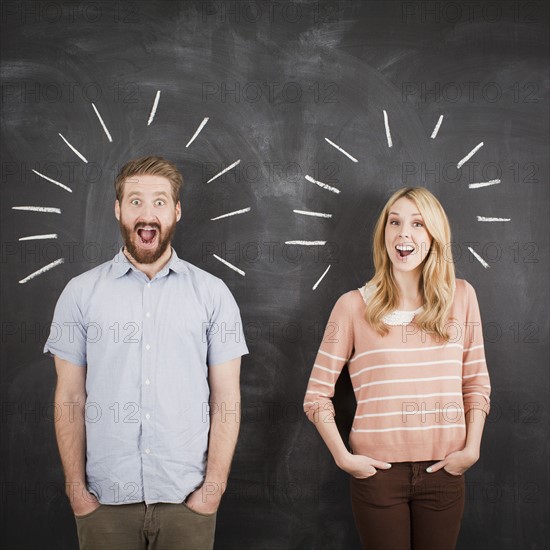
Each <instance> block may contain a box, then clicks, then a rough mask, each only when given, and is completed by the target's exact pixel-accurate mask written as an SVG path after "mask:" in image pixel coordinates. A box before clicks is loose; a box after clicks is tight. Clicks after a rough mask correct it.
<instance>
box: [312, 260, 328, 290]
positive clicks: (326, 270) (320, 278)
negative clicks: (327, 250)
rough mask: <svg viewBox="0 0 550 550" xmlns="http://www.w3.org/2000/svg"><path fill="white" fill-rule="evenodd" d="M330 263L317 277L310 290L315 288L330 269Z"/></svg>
mask: <svg viewBox="0 0 550 550" xmlns="http://www.w3.org/2000/svg"><path fill="white" fill-rule="evenodd" d="M330 267H331V266H330V265H329V266H328V267H327V268H326V269H325V272H324V273H323V274H322V275H321V276H320V277H319V280H318V281H317V282H316V283H315V284H314V285H313V288H312V289H311V290H315V289H316V288H317V287H318V286H319V283H320V282H321V281H322V280H323V277H324V276H325V275H326V274H327V273H328V270H329V269H330Z"/></svg>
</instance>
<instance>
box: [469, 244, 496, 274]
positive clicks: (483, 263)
mask: <svg viewBox="0 0 550 550" xmlns="http://www.w3.org/2000/svg"><path fill="white" fill-rule="evenodd" d="M468 250H469V251H470V252H471V253H472V254H473V256H474V258H476V260H478V261H479V263H480V264H481V265H482V266H483V267H484V268H485V269H487V268H488V267H491V266H490V265H489V264H488V263H487V262H486V261H485V260H484V259H483V258H482V257H481V256H480V255H479V254H478V253H477V252H476V251H475V250H474V249H473V248H472V247H471V246H469V247H468Z"/></svg>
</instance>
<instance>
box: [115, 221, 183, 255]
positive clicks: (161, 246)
mask: <svg viewBox="0 0 550 550" xmlns="http://www.w3.org/2000/svg"><path fill="white" fill-rule="evenodd" d="M119 225H120V232H121V233H122V238H123V239H124V246H125V248H126V250H127V251H128V252H129V253H130V255H131V256H132V258H134V260H135V261H136V262H137V263H138V264H153V263H155V262H156V261H157V260H158V259H159V258H160V257H161V256H162V255H163V254H164V251H165V250H166V249H167V248H168V246H169V245H170V243H171V242H172V238H173V236H174V233H175V232H176V222H175V221H174V223H173V224H171V225H169V226H166V228H165V231H163V230H161V229H160V227H159V226H158V225H157V224H143V223H141V224H139V225H137V226H136V227H134V228H133V229H132V230H130V229H129V228H128V227H127V226H126V225H124V223H123V221H122V217H121V219H120V220H119ZM145 225H149V226H150V227H153V228H154V229H156V230H157V236H156V237H155V238H156V239H157V246H156V247H155V248H152V249H150V250H144V249H142V248H139V247H138V246H136V245H135V244H134V242H135V241H134V239H139V235H138V234H137V230H138V229H139V228H140V227H144V226H145Z"/></svg>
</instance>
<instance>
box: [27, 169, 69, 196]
mask: <svg viewBox="0 0 550 550" xmlns="http://www.w3.org/2000/svg"><path fill="white" fill-rule="evenodd" d="M32 171H33V172H34V173H35V174H36V175H37V176H40V177H41V178H44V179H45V180H48V181H51V182H52V183H55V184H56V185H59V187H62V188H63V189H65V191H68V192H69V193H72V192H73V190H72V189H71V188H70V187H67V186H66V185H63V184H62V183H61V182H59V181H57V180H54V179H52V178H49V177H48V176H45V175H44V174H41V173H40V172H38V171H37V170H35V169H34V168H33V169H32Z"/></svg>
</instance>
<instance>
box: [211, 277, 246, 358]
mask: <svg viewBox="0 0 550 550" xmlns="http://www.w3.org/2000/svg"><path fill="white" fill-rule="evenodd" d="M206 337H207V342H208V352H207V359H206V361H207V364H208V366H209V367H211V366H212V365H219V364H220V363H225V362H227V361H231V359H235V358H237V357H241V356H242V355H246V354H247V353H248V348H247V346H246V341H245V338H244V331H243V324H242V321H241V314H240V311H239V306H238V305H237V302H236V301H235V298H233V294H231V291H230V290H229V288H227V285H226V284H225V283H224V282H223V281H222V280H219V283H218V285H217V286H216V288H215V292H214V297H213V308H212V314H211V317H210V321H209V324H208V327H207V331H206Z"/></svg>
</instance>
